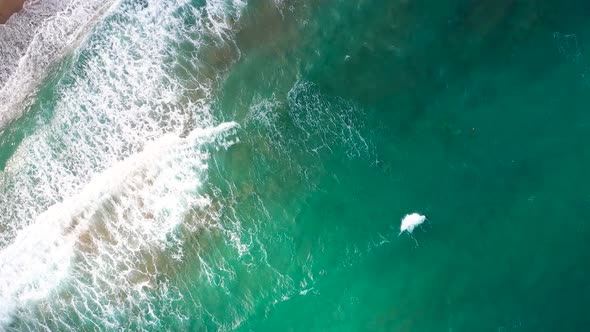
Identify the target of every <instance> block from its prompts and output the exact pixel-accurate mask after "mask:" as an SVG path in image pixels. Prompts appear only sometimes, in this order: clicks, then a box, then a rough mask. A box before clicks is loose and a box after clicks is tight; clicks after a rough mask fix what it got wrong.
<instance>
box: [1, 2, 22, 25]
mask: <svg viewBox="0 0 590 332" xmlns="http://www.w3.org/2000/svg"><path fill="white" fill-rule="evenodd" d="M24 3H25V0H0V24H4V23H6V21H8V19H9V18H10V16H12V14H14V13H16V12H18V11H19V10H21V9H22V8H23V4H24Z"/></svg>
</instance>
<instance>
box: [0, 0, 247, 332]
mask: <svg viewBox="0 0 590 332" xmlns="http://www.w3.org/2000/svg"><path fill="white" fill-rule="evenodd" d="M80 2H83V1H80ZM76 3H77V2H76ZM144 4H145V6H143V5H141V4H140V5H138V4H136V3H135V2H126V1H122V2H118V3H115V4H114V5H113V7H110V9H109V11H108V13H107V14H106V15H105V18H104V19H102V20H100V21H99V22H98V23H97V25H96V28H95V30H94V32H93V34H92V37H91V38H87V39H85V40H84V41H83V42H82V43H81V46H80V47H79V48H78V49H76V50H75V51H73V53H72V56H73V61H72V62H73V63H75V65H74V66H72V67H71V68H66V69H65V70H64V74H63V79H61V80H60V81H58V82H57V83H56V87H55V91H56V92H55V94H54V95H53V96H52V97H51V99H52V101H53V102H52V103H51V104H48V106H43V105H42V106H41V107H42V108H43V107H50V108H51V110H45V109H41V112H50V113H51V114H52V116H51V118H50V120H49V121H47V123H40V124H39V125H38V127H37V129H36V131H35V132H34V133H33V134H31V135H30V136H28V137H26V138H25V139H24V140H23V141H22V143H21V144H20V145H19V146H18V148H17V149H16V151H15V153H14V154H13V156H12V157H11V158H10V160H9V161H8V162H7V164H6V167H5V169H4V171H3V172H0V233H1V235H0V329H2V328H3V327H4V328H9V329H14V330H44V329H52V330H60V331H61V330H73V329H74V328H72V327H71V326H72V325H73V322H78V323H80V322H82V323H83V324H85V326H89V327H97V326H102V327H108V328H115V329H116V328H122V327H124V326H125V325H124V322H128V321H129V320H128V319H126V318H125V317H129V316H134V317H142V319H143V320H145V321H144V323H145V324H146V325H149V324H154V323H155V322H157V320H158V317H157V316H156V315H155V314H154V312H153V308H151V304H149V302H150V300H153V299H154V297H158V296H160V297H161V296H163V295H162V294H168V295H169V294H172V293H174V292H173V291H172V290H170V289H168V286H167V283H166V281H165V279H166V273H165V272H166V271H165V269H166V268H169V267H170V264H167V263H166V262H167V261H169V260H171V259H179V258H181V257H182V251H179V250H180V249H178V248H180V245H179V242H181V241H182V239H181V238H178V237H177V236H175V235H174V234H175V233H174V230H175V229H176V227H177V226H178V224H179V223H181V222H183V220H184V216H185V215H186V213H187V211H188V210H193V209H195V208H203V207H206V206H207V204H209V200H208V198H207V197H206V196H204V195H203V194H202V193H201V192H200V191H199V188H201V185H202V184H203V183H204V181H206V167H207V159H208V157H209V153H210V152H209V151H210V148H213V149H215V148H223V147H227V146H228V145H231V144H232V142H233V141H232V140H230V139H227V137H228V136H227V135H231V134H232V133H233V132H234V129H232V128H234V124H224V125H221V126H219V127H215V126H214V124H215V123H216V121H215V119H214V118H213V116H212V114H211V112H210V110H209V106H208V102H209V97H210V94H211V92H212V89H213V87H214V83H215V81H216V80H217V78H218V75H216V74H215V73H209V72H206V71H204V70H202V67H203V66H201V65H202V63H203V61H202V59H201V55H200V51H199V50H200V49H201V48H203V47H206V46H211V41H212V42H213V44H214V45H217V44H219V45H223V44H224V43H228V44H231V37H232V31H231V30H229V29H230V28H231V24H229V22H230V21H231V20H230V19H229V18H228V17H229V16H227V15H229V14H225V15H226V16H225V18H222V17H223V16H220V15H221V14H219V13H224V9H222V8H220V7H219V8H218V7H215V6H213V7H212V5H211V4H213V3H211V4H209V5H208V6H204V7H201V8H194V7H193V6H192V4H191V1H188V0H181V1H173V2H172V1H170V2H168V1H166V2H164V1H157V0H153V1H144ZM221 5H223V6H225V7H224V8H226V11H225V12H226V13H228V12H229V13H232V12H236V13H237V12H239V9H236V8H234V7H229V8H228V7H227V6H226V3H223V4H221V3H220V4H219V6H221ZM213 10H216V11H217V13H218V14H216V15H213V14H211V13H212V12H213ZM212 15H213V16H212ZM62 18H63V19H66V18H65V17H62ZM213 18H214V19H213ZM66 20H67V19H66ZM187 21H189V22H192V23H191V24H186V22H187ZM76 22H77V21H76ZM220 22H221V23H220ZM68 23H71V22H68ZM224 24H226V25H224ZM31 59H33V57H31ZM31 61H33V60H31ZM21 62H22V61H21ZM37 65H41V66H42V64H38V63H34V64H33V65H32V66H31V67H30V68H37V67H36V66H37ZM23 68H24V67H23ZM18 70H21V67H20V65H19V67H18V68H17V69H16V71H18ZM23 70H24V69H23ZM16 71H14V72H16ZM11 75H13V74H11ZM11 77H12V76H11ZM11 79H12V78H11ZM6 84H12V83H10V79H9V80H8V83H6ZM15 84H16V83H15ZM5 86H7V85H5ZM0 98H1V96H0ZM46 98H47V96H46ZM15 109H19V112H21V113H22V110H23V108H18V107H17V108H15ZM15 109H12V108H11V109H10V111H11V112H13V111H14V110H15ZM14 112H16V111H14ZM195 128H215V129H210V130H209V131H206V132H203V131H202V130H199V129H195ZM146 142H152V143H150V144H147V145H146ZM211 217H212V218H213V217H214V216H211ZM174 248H176V249H174ZM160 300H162V301H165V300H166V299H160ZM9 322H12V323H10V324H12V325H10V327H7V325H6V324H8V323H9ZM3 324H4V325H3ZM137 324H140V322H137Z"/></svg>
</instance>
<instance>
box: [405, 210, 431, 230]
mask: <svg viewBox="0 0 590 332" xmlns="http://www.w3.org/2000/svg"><path fill="white" fill-rule="evenodd" d="M424 221H426V216H423V215H421V214H419V213H415V212H414V213H412V214H406V216H405V217H404V218H403V219H402V224H401V225H400V228H399V233H400V234H401V233H403V232H408V233H412V232H413V231H414V228H416V226H419V225H421V224H422V223H423V222H424Z"/></svg>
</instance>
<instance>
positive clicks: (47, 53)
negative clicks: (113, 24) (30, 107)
mask: <svg viewBox="0 0 590 332" xmlns="http://www.w3.org/2000/svg"><path fill="white" fill-rule="evenodd" d="M113 2H114V0H84V1H80V0H71V1H64V0H29V1H27V2H26V3H25V5H24V8H23V10H22V11H21V12H19V13H17V14H15V15H13V16H12V17H11V18H10V20H9V21H8V22H7V24H6V25H0V87H1V89H0V128H2V127H4V126H6V124H7V123H8V122H9V121H11V120H13V119H14V118H15V117H18V116H19V115H20V114H21V113H22V108H23V107H22V106H23V105H21V103H22V102H23V100H24V99H25V98H26V97H27V95H28V94H29V93H30V92H31V90H32V89H34V87H35V86H36V85H37V84H38V83H39V81H40V80H41V79H42V78H43V77H44V75H45V73H46V71H47V70H48V68H49V66H51V65H52V64H53V63H55V62H56V61H58V60H59V59H60V58H61V57H62V56H63V55H64V54H65V52H66V50H67V49H68V48H69V47H72V46H74V45H75V42H76V40H79V37H80V36H81V35H82V34H83V33H84V32H86V31H87V30H88V29H90V28H91V26H92V23H94V22H96V21H97V18H98V17H100V16H101V14H102V13H104V12H105V11H106V10H107V9H108V7H109V6H110V5H111V4H112V3H113Z"/></svg>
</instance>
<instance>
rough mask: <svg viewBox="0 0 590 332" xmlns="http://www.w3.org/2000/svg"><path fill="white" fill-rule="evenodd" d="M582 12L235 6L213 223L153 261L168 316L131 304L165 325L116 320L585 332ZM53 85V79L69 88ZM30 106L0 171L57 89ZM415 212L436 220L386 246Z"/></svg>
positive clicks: (7, 137)
mask: <svg viewBox="0 0 590 332" xmlns="http://www.w3.org/2000/svg"><path fill="white" fill-rule="evenodd" d="M194 5H195V6H199V5H200V4H197V2H195V4H194ZM588 10H590V5H588V4H586V3H585V2H582V1H562V2H558V1H511V0H500V1H487V0H486V1H450V0H448V1H438V2H433V1H377V0H361V1H344V0H332V1H293V2H292V3H289V2H288V3H283V4H282V5H276V4H274V3H273V2H272V1H262V0H260V1H252V2H250V3H248V5H247V6H246V8H245V9H244V13H243V14H242V16H241V17H240V19H239V22H238V25H239V28H238V29H237V32H236V35H235V47H237V49H239V50H240V52H241V56H240V57H239V59H237V60H236V61H235V62H233V63H232V64H231V65H226V64H225V63H223V60H219V58H220V55H219V54H220V53H215V54H216V55H214V56H213V58H210V59H209V61H211V62H212V64H211V68H213V69H214V70H218V71H219V72H221V74H220V77H221V78H220V79H219V80H218V81H216V82H217V83H216V86H215V89H214V93H213V95H212V103H211V109H212V112H213V117H214V119H215V122H218V123H219V122H223V121H235V122H237V123H238V124H239V126H240V128H239V129H238V131H237V133H236V136H237V137H238V138H239V142H238V143H236V144H234V145H232V146H231V147H229V148H228V149H227V150H224V149H220V150H215V151H214V152H212V155H211V157H212V160H211V163H210V166H209V170H208V179H207V182H206V183H205V184H204V186H203V188H202V189H201V190H202V192H205V193H208V194H210V195H211V197H213V198H214V204H213V207H212V208H215V210H216V212H217V213H218V216H219V219H218V221H216V222H215V224H216V227H207V226H203V227H202V228H200V229H199V231H198V232H187V233H186V234H184V235H183V236H182V239H183V241H184V242H183V244H182V245H181V247H182V248H183V258H182V260H181V261H180V262H172V263H170V262H169V263H165V264H164V265H166V268H165V271H164V272H162V274H161V275H158V281H164V280H165V281H166V282H167V287H170V288H171V289H173V290H174V292H171V293H170V294H172V293H174V295H173V296H174V297H176V298H175V300H174V301H167V300H166V301H165V300H163V299H166V296H163V297H162V300H161V301H159V300H157V301H155V302H154V303H151V304H147V303H144V304H142V306H149V307H150V308H151V310H152V311H153V313H154V315H155V316H156V317H158V318H159V320H155V319H151V318H148V319H147V321H153V322H155V323H154V325H151V326H150V325H144V323H143V322H142V323H139V322H138V321H136V320H135V319H134V317H136V316H137V315H140V316H141V315H143V313H145V312H143V311H140V312H139V313H137V312H128V313H126V314H125V315H127V316H125V315H124V317H122V318H121V319H120V322H122V326H124V327H126V328H129V329H139V328H140V327H142V328H145V329H147V330H170V331H215V330H238V331H585V330H587V329H588V328H589V327H590V315H588V314H587V312H586V311H587V308H588V307H589V305H590V286H589V285H590V284H589V283H588V282H587V281H586V278H587V276H588V273H589V272H590V268H589V266H588V262H590V247H589V244H588V239H589V235H590V234H589V231H590V229H589V228H588V226H587V225H586V223H587V222H588V221H590V191H588V188H589V187H590V176H588V172H587V167H588V165H590V150H589V149H588V148H587V142H588V141H589V139H590V130H589V129H588V126H590V115H589V114H590V113H588V108H589V106H590V76H588V75H590V54H589V53H588V52H587V50H586V47H585V45H587V44H588V42H590V35H588V31H590V30H589V28H590V20H588V18H587V17H586V16H587V15H586V14H585V13H588ZM187 24H190V23H187ZM80 61H82V60H80ZM216 61H219V62H216ZM76 65H77V64H76V63H73V64H71V66H73V67H75V66H76ZM220 68H222V69H220ZM213 69H212V70H213ZM64 70H66V71H67V68H66V69H64ZM62 74H63V73H61V72H57V73H53V74H52V75H51V76H50V79H53V80H54V81H55V80H58V81H59V80H62V81H60V82H61V83H59V84H62V85H63V86H65V88H67V86H68V85H67V83H68V82H67V77H68V76H67V75H68V74H66V75H65V76H64V77H65V78H62V76H60V75H62ZM179 75H181V74H180V73H179ZM63 80H66V81H65V83H64V82H63ZM54 81H50V82H54ZM38 96H39V97H38V99H37V102H38V103H43V102H44V103H45V105H49V107H45V108H44V109H45V110H49V111H47V112H46V113H43V112H41V114H39V112H34V109H35V107H37V106H35V104H34V105H33V106H31V107H32V109H33V111H32V112H30V113H28V114H27V115H26V116H25V117H24V118H22V119H20V120H19V121H17V122H15V123H13V125H12V127H11V131H6V132H4V133H3V134H2V135H4V136H2V140H3V141H2V146H1V149H2V150H1V151H2V152H1V153H0V157H1V158H2V160H0V165H3V163H6V160H7V159H8V158H9V157H10V156H11V155H12V153H13V151H14V149H15V148H14V146H15V145H16V146H18V144H20V142H21V140H22V137H23V136H27V135H29V134H30V133H31V132H34V131H35V130H36V128H37V127H36V126H42V124H43V123H45V122H46V121H48V120H47V119H48V118H50V117H51V115H50V113H51V105H52V98H57V97H56V94H55V92H54V91H52V89H51V85H49V86H42V88H41V89H40V90H39V91H38ZM43 98H45V99H46V100H44V99H43ZM40 167H42V165H41V166H40ZM411 212H419V213H421V214H424V215H426V216H427V218H428V221H427V222H426V223H425V224H423V225H422V226H420V227H419V228H417V229H416V230H415V231H414V233H413V234H411V235H410V234H406V233H404V234H399V226H400V220H401V218H402V217H403V216H404V215H405V214H407V213H411ZM186 218H187V219H191V218H192V219H195V218H201V216H200V215H199V212H194V213H193V214H191V213H189V214H187V216H186ZM179 232H180V233H182V232H183V230H182V229H181V230H179ZM240 246H242V247H240ZM153 292H157V293H160V292H164V293H165V292H166V289H162V288H160V289H157V290H153ZM171 296H172V295H171ZM156 298H157V297H156ZM172 313H175V314H172ZM179 316H181V317H180V318H179ZM72 317H73V316H72ZM68 322H69V324H70V325H71V324H79V327H80V328H81V329H87V330H93V329H95V328H96V326H94V325H91V324H89V323H88V322H83V321H76V319H75V318H71V320H68ZM16 326H17V325H14V327H15V328H16ZM56 326H58V325H56ZM111 328H113V329H114V327H112V326H111V327H109V326H101V329H105V330H108V329H111Z"/></svg>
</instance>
